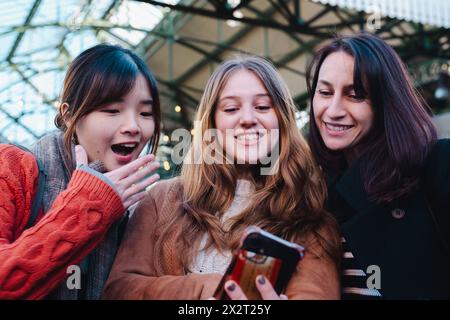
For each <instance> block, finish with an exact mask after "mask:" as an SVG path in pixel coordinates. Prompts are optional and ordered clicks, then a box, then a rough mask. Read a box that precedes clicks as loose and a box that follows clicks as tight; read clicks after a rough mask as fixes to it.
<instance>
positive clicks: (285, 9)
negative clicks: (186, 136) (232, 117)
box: [137, 0, 450, 132]
mask: <svg viewBox="0 0 450 320" xmlns="http://www.w3.org/2000/svg"><path fill="white" fill-rule="evenodd" d="M137 1H140V2H145V3H148V4H152V5H155V6H160V7H163V8H168V9H170V10H171V11H172V12H173V13H174V14H175V13H178V16H177V18H173V19H172V21H171V23H172V25H171V27H170V28H169V29H171V30H172V31H173V33H172V36H170V35H169V37H168V38H166V39H164V40H163V43H161V42H159V44H158V48H161V47H163V46H169V47H171V46H173V45H174V44H178V45H181V46H184V47H186V48H188V49H189V50H193V51H196V52H197V53H199V54H201V55H202V56H203V58H202V59H199V60H198V61H190V63H191V67H190V68H188V69H187V70H185V71H184V72H183V73H181V74H180V75H178V76H176V77H173V76H171V75H169V76H164V75H158V77H159V81H160V82H161V83H162V84H163V85H164V86H165V87H166V88H167V89H168V92H167V96H168V97H170V96H171V97H170V99H171V101H175V102H174V104H183V105H184V106H187V107H188V109H189V110H188V111H185V112H181V113H179V114H178V115H176V114H175V115H174V112H173V110H172V109H171V108H169V110H167V112H166V114H165V116H167V121H166V122H167V123H166V124H167V125H166V126H165V129H166V131H167V132H170V130H172V129H174V128H175V127H177V126H180V125H181V126H184V127H186V128H189V127H190V126H191V121H192V115H193V110H194V109H195V107H196V106H197V104H198V101H199V96H200V94H201V92H202V91H201V88H199V87H198V88H192V87H191V86H189V81H190V79H191V78H192V77H193V76H195V74H197V73H198V72H199V71H200V70H202V69H203V68H205V67H206V66H208V65H211V64H217V63H219V62H220V61H222V59H223V57H224V56H225V53H229V52H243V51H245V50H243V49H242V48H240V47H238V46H237V43H238V42H239V41H240V40H241V39H242V38H244V37H246V36H247V35H249V34H251V33H252V32H253V31H254V30H255V29H256V28H264V30H277V31H279V32H282V33H285V34H286V35H287V36H288V37H289V38H290V39H292V40H293V41H294V42H295V43H297V46H296V47H295V48H293V49H292V50H291V51H289V52H288V53H286V54H285V55H284V56H282V57H273V56H272V55H271V52H270V48H269V49H268V50H266V52H265V54H264V55H265V57H266V58H268V59H269V60H271V61H272V62H273V63H274V65H275V66H276V67H277V68H279V69H280V70H289V71H290V72H291V73H293V74H297V75H298V79H299V81H304V70H302V69H295V68H292V67H290V62H291V61H293V60H294V59H297V58H298V57H299V56H302V55H305V56H307V57H308V56H310V55H311V53H312V52H313V50H314V48H315V47H316V46H317V45H318V44H320V43H321V42H323V41H324V40H326V39H329V38H330V37H331V36H332V35H333V34H335V33H341V32H343V31H344V32H345V31H347V32H348V31H353V32H356V31H360V30H365V29H367V18H368V14H366V13H364V12H355V11H350V10H346V9H342V8H339V7H336V6H329V5H321V6H322V8H321V9H320V10H319V11H318V12H317V13H315V14H314V15H311V14H309V15H308V14H307V13H306V12H302V9H301V8H302V6H301V4H302V2H305V1H309V0H294V1H283V0H267V1H256V0H253V1H252V0H246V1H240V2H238V4H237V5H235V6H233V5H231V4H230V1H225V0H209V1H190V2H187V1H180V2H179V3H178V4H169V3H165V2H162V1H153V0H137ZM262 2H265V3H266V6H265V7H264V6H261V3H262ZM261 7H264V8H263V9H261ZM238 12H239V13H240V14H237V13H238ZM181 14H182V15H181ZM330 16H333V18H334V20H337V21H334V22H333V23H329V22H326V21H327V20H328V19H329V17H330ZM186 17H190V19H194V18H195V17H207V18H211V19H216V20H218V21H236V22H238V23H240V24H242V25H243V27H242V28H240V29H239V30H237V31H236V33H235V34H234V35H232V36H231V37H229V38H228V39H226V40H223V39H220V37H218V38H217V40H216V41H215V42H214V41H211V40H204V39H202V38H200V37H196V36H195V34H192V35H189V36H187V35H179V34H177V33H176V29H177V22H181V21H182V19H183V18H186ZM275 17H276V18H275ZM379 22H380V27H379V28H378V29H377V30H375V31H374V32H375V33H377V34H379V35H380V36H381V37H382V38H384V39H385V40H386V41H388V42H390V43H392V46H393V47H394V49H395V50H396V51H397V52H398V53H399V55H400V56H401V58H402V59H403V61H404V62H405V63H406V64H407V65H408V66H409V67H410V71H411V73H412V74H413V76H414V78H415V79H416V82H417V85H418V86H422V85H424V84H425V83H430V81H431V82H433V81H435V80H436V79H437V77H438V72H430V71H429V72H426V75H424V72H423V70H424V66H427V65H429V64H430V63H434V64H438V65H439V66H440V67H443V66H445V65H448V64H449V61H450V39H449V38H450V33H449V32H448V30H447V29H445V28H434V27H430V26H427V27H425V26H423V25H421V24H417V23H413V22H407V21H403V20H399V19H394V18H389V17H381V18H380V21H379ZM184 23H187V22H184ZM182 25H183V23H181V26H178V28H179V29H181V28H182ZM165 26H167V24H165ZM153 39H154V38H153ZM305 39H306V40H305ZM155 41H158V40H155V39H154V41H153V42H150V43H148V42H147V43H145V42H144V43H143V44H142V45H141V46H139V47H138V49H139V50H141V51H142V52H145V54H146V55H147V58H148V60H149V61H150V65H151V60H152V56H153V55H154V54H155V53H156V51H157V50H158V49H156V50H155V49H154V48H155V46H154V44H155ZM169 52H170V50H169ZM250 53H251V52H250ZM171 58H173V56H172V57H171V56H170V55H169V57H168V59H171ZM169 63H172V62H169ZM435 69H436V68H435ZM437 71H438V70H437ZM169 74H170V73H169ZM186 97H188V98H186ZM307 98H308V97H307V94H306V92H300V93H298V94H297V95H296V96H295V101H296V103H297V104H298V106H299V107H300V108H305V107H306V106H307V105H308V103H307ZM172 120H173V121H172Z"/></svg>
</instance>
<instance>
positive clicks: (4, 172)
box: [0, 145, 124, 299]
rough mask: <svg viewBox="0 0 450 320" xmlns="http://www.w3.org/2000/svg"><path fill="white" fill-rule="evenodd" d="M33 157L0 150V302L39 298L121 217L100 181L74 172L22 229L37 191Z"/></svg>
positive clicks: (1, 147)
mask: <svg viewBox="0 0 450 320" xmlns="http://www.w3.org/2000/svg"><path fill="white" fill-rule="evenodd" d="M37 178H38V169H37V165H36V161H35V159H34V157H33V155H31V154H29V153H27V152H24V151H22V150H20V149H19V148H17V147H15V146H11V145H0V190H1V193H0V261H1V262H0V299H40V298H43V297H45V296H46V295H47V294H49V293H50V292H51V291H52V290H53V289H54V288H55V287H56V286H57V285H58V284H59V283H60V282H61V281H62V280H63V279H64V278H65V277H66V276H67V273H66V268H67V267H68V266H69V265H72V264H77V263H79V262H80V261H81V260H82V259H83V258H84V257H85V256H86V255H87V254H88V253H89V252H90V251H91V250H92V249H93V248H94V247H95V246H96V245H97V244H98V243H99V242H100V241H101V240H102V238H103V236H104V235H105V233H106V231H107V230H108V228H109V226H110V225H111V224H112V223H113V222H114V221H116V220H117V219H118V218H120V217H121V216H122V213H123V211H124V207H123V205H122V201H121V199H120V197H119V196H118V194H117V193H116V192H115V191H114V190H113V188H111V186H109V185H108V184H107V183H105V182H103V181H102V180H101V179H99V178H97V177H95V176H93V175H91V174H89V173H87V172H85V171H82V170H75V171H74V173H73V175H72V178H71V180H70V183H69V185H68V187H67V189H66V190H65V191H64V192H62V193H61V194H60V195H59V196H58V198H57V199H56V200H55V202H54V203H53V205H52V207H51V208H50V210H49V211H48V212H47V213H46V214H45V216H43V215H42V212H41V213H40V214H39V217H38V222H37V223H36V224H35V225H34V226H33V227H32V228H30V229H27V230H25V231H24V229H25V225H26V223H27V221H28V219H29V215H30V211H31V203H32V200H33V198H34V196H35V193H36V191H37Z"/></svg>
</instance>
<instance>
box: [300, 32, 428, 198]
mask: <svg viewBox="0 0 450 320" xmlns="http://www.w3.org/2000/svg"><path fill="white" fill-rule="evenodd" d="M334 52H345V53H347V54H348V55H350V56H352V57H353V58H354V60H355V65H354V71H353V84H354V88H355V94H356V95H357V96H361V97H365V98H367V99H368V100H369V101H370V103H371V105H372V108H373V112H374V115H375V118H374V122H373V126H372V128H371V130H370V132H369V133H368V135H367V136H366V137H365V138H364V139H363V140H361V141H360V142H359V144H358V150H359V151H360V160H361V175H362V180H363V184H364V188H365V189H366V192H367V193H368V194H369V197H370V199H371V200H373V201H376V202H378V203H386V202H390V201H392V200H394V199H396V198H398V197H400V196H403V195H406V194H408V193H410V192H412V191H413V190H415V189H416V188H417V187H418V183H419V175H420V169H421V167H422V166H423V164H424V162H425V159H426V157H427V155H428V153H429V151H430V149H431V148H432V146H433V145H434V144H435V143H436V139H437V134H436V129H435V127H434V125H433V123H432V121H431V117H430V114H429V112H430V108H429V107H428V105H427V104H426V102H425V100H424V99H423V98H422V97H421V95H420V94H419V93H418V92H417V91H416V90H415V88H414V86H413V84H412V81H411V79H410V77H409V75H408V72H407V68H406V67H405V65H404V64H403V62H402V61H401V59H400V57H399V56H398V55H397V53H396V52H395V51H394V49H393V48H392V47H391V46H389V45H388V44H387V43H386V42H385V41H383V40H382V39H381V38H380V37H378V36H376V35H372V34H370V33H365V32H363V33H357V34H354V35H350V36H340V37H336V38H335V39H334V40H332V41H331V43H329V44H327V45H325V46H323V47H322V48H320V49H319V50H318V51H317V52H316V54H315V55H314V57H313V59H312V61H311V62H310V64H309V65H308V68H307V75H306V79H307V87H308V93H309V96H310V104H311V112H310V136H309V142H310V145H311V149H312V151H313V154H314V156H315V157H316V160H317V161H318V163H319V164H320V165H321V167H322V168H323V169H324V171H325V173H327V174H341V173H342V172H344V171H345V169H346V168H347V167H348V164H347V161H346V159H345V157H344V154H343V152H342V151H332V150H330V149H328V148H327V147H326V146H325V144H324V142H323V140H322V137H321V136H320V132H319V130H318V128H317V125H316V123H315V120H314V106H313V99H314V94H315V91H316V86H317V81H318V76H319V71H320V68H321V66H322V63H323V62H324V60H325V59H326V58H327V57H328V56H329V55H330V54H332V53H334Z"/></svg>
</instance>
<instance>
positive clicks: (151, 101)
mask: <svg viewBox="0 0 450 320" xmlns="http://www.w3.org/2000/svg"><path fill="white" fill-rule="evenodd" d="M139 103H141V104H149V105H153V99H144V100H141V101H139Z"/></svg>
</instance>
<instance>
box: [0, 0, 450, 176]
mask: <svg viewBox="0 0 450 320" xmlns="http://www.w3.org/2000/svg"><path fill="white" fill-rule="evenodd" d="M360 30H366V31H369V32H372V33H376V34H379V35H380V36H381V37H382V38H384V39H385V40H386V41H388V42H389V43H390V44H391V45H392V46H393V47H394V49H395V50H396V51H397V52H398V53H399V55H400V56H401V58H402V59H403V61H404V62H405V63H406V64H407V66H408V68H409V71H410V74H411V76H412V78H413V80H414V82H415V85H416V87H417V88H418V90H419V91H420V92H421V93H422V94H423V95H424V97H425V99H426V100H427V102H428V104H429V105H430V106H431V108H432V110H433V114H434V121H435V123H436V125H437V127H438V130H439V135H440V136H441V137H450V0H427V1H423V0H291V1H289V0H286V1H281V0H253V1H252V0H179V1H177V0H172V1H170V0H167V1H150V0H146V1H131V0H95V1H93V0H0V142H14V143H19V144H22V145H25V146H29V145H30V144H32V143H33V142H34V141H35V140H37V139H39V138H40V137H41V136H42V135H44V134H45V133H47V132H49V131H52V130H54V129H55V126H54V124H53V118H54V116H55V114H56V111H57V108H58V107H59V102H58V99H59V93H60V90H61V88H62V83H63V79H64V74H65V70H66V68H67V66H68V64H69V63H70V62H71V61H72V60H73V58H74V57H76V56H77V55H78V54H79V53H80V52H81V51H83V50H85V49H87V48H89V47H91V46H93V45H95V44H97V43H102V42H107V43H113V44H120V45H122V46H124V47H127V48H131V49H132V50H134V51H135V52H136V53H137V54H138V55H140V56H141V57H142V58H143V59H144V60H145V61H146V62H147V63H148V65H149V67H150V69H151V70H152V71H153V72H154V74H155V75H156V77H157V80H158V83H159V87H160V90H161V96H162V97H161V98H162V109H163V134H162V138H161V145H160V148H159V152H158V157H159V159H160V161H161V163H162V167H161V169H160V174H161V175H162V177H170V176H172V175H174V174H176V172H177V169H178V168H177V167H176V166H175V165H174V164H173V163H172V161H171V159H170V154H171V150H172V147H173V145H174V144H173V143H172V141H171V133H172V131H173V130H174V129H177V128H185V129H187V130H191V129H192V125H193V124H192V119H193V117H194V114H195V110H196V107H197V104H198V101H199V99H200V96H201V94H202V91H203V87H204V85H205V83H206V80H207V79H208V77H209V75H210V74H211V72H212V70H213V69H214V68H215V67H216V66H217V64H218V63H220V62H221V61H222V60H224V59H226V58H229V57H232V56H233V55H236V54H239V53H252V54H257V55H261V56H264V57H266V58H268V59H270V60H271V61H272V62H273V63H274V64H275V66H276V67H277V68H278V69H279V71H280V73H281V75H282V76H283V77H284V79H285V80H286V81H287V83H288V86H289V88H290V90H291V92H292V94H293V96H294V98H295V102H296V104H297V108H298V112H297V118H298V126H299V129H301V130H304V131H306V128H307V126H308V112H309V103H308V99H307V94H306V83H305V78H304V74H305V66H306V64H307V62H308V61H309V59H310V58H311V54H312V52H313V51H314V48H316V47H317V46H318V45H320V43H322V42H323V41H324V40H327V39H329V38H330V37H331V36H332V34H333V33H338V34H348V33H352V32H355V31H360Z"/></svg>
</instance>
